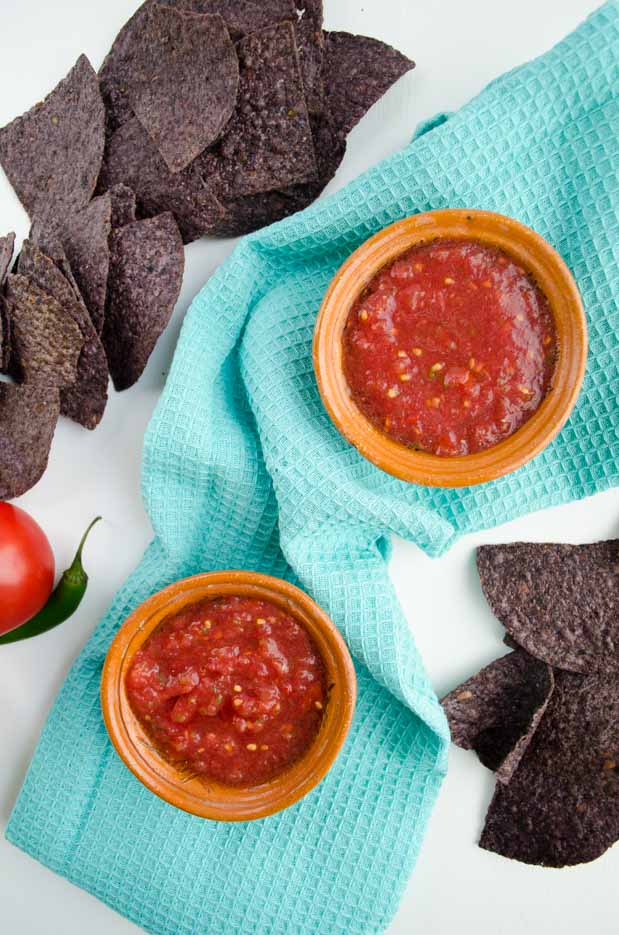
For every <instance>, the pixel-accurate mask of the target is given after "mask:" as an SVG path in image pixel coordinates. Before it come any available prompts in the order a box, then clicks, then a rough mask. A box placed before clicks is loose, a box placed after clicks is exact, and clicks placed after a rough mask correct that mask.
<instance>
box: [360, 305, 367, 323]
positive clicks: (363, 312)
mask: <svg viewBox="0 0 619 935" xmlns="http://www.w3.org/2000/svg"><path fill="white" fill-rule="evenodd" d="M359 318H360V319H361V321H367V320H368V313H367V312H366V310H365V309H364V308H362V309H361V311H360V312H359Z"/></svg>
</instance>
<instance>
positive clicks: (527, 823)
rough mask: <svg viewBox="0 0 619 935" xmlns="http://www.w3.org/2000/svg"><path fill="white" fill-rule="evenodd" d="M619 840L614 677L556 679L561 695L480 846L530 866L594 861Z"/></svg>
mask: <svg viewBox="0 0 619 935" xmlns="http://www.w3.org/2000/svg"><path fill="white" fill-rule="evenodd" d="M617 839H619V685H618V684H617V679H616V677H614V676H612V677H607V676H599V675H586V676H585V675H577V674H575V673H571V672H556V673H555V690H554V692H553V695H552V698H551V699H550V702H549V704H548V707H547V709H546V712H545V714H544V717H543V718H542V720H541V723H540V725H539V727H538V728H537V731H536V733H535V736H534V737H533V739H532V740H531V743H530V745H529V748H528V750H527V751H526V753H525V755H524V756H523V758H522V760H521V762H520V765H519V766H518V769H517V770H516V772H515V773H514V775H513V777H512V779H511V781H510V782H509V783H508V784H507V785H497V788H496V790H495V793H494V798H493V799H492V802H491V803H490V807H489V809H488V813H487V815H486V823H485V826H484V829H483V832H482V835H481V839H480V842H479V843H480V846H481V847H483V848H485V849H486V850H489V851H494V852H495V853H497V854H501V855H502V856H503V857H510V858H512V859H514V860H520V861H523V862H524V863H527V864H537V865H540V866H543V867H568V866H573V865H575V864H581V863H586V862H588V861H591V860H595V859H596V858H597V857H599V856H600V855H601V854H603V853H604V851H606V850H607V849H608V848H609V847H610V846H611V845H612V844H614V843H615V842H616V841H617Z"/></svg>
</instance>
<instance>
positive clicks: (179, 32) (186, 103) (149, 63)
mask: <svg viewBox="0 0 619 935" xmlns="http://www.w3.org/2000/svg"><path fill="white" fill-rule="evenodd" d="M139 25H140V28H139V29H138V30H136V31H135V33H134V36H133V49H132V53H131V54H132V58H133V71H132V74H131V77H130V81H129V86H128V89H127V96H128V98H129V102H130V104H131V108H132V110H133V112H134V114H135V115H136V117H137V118H138V120H139V121H140V123H141V124H142V126H143V127H144V129H145V130H146V131H147V133H148V135H149V137H150V138H151V140H152V141H153V143H154V144H155V146H156V147H157V149H158V150H159V152H160V153H161V155H162V156H163V159H164V160H165V162H166V164H167V166H168V168H169V170H170V171H171V172H180V170H181V169H184V168H185V167H186V166H188V165H189V163H191V162H193V160H194V159H195V158H196V157H197V156H199V155H200V153H202V152H203V151H204V150H205V149H206V148H207V147H208V146H210V145H211V144H212V143H214V142H215V140H216V139H217V138H218V137H219V136H220V135H221V133H222V131H223V129H224V128H225V126H226V124H227V123H228V121H229V119H230V117H231V116H232V112H233V111H234V108H235V105H236V97H237V92H238V85H239V61H238V58H237V55H236V51H235V48H234V45H233V44H232V40H231V39H230V33H229V32H228V29H227V28H226V25H225V23H224V21H223V20H222V18H221V16H201V15H197V14H194V13H184V12H179V10H175V9H173V8H171V7H165V6H161V5H160V4H154V5H153V6H151V7H149V8H148V9H147V10H146V11H145V14H144V16H143V17H142V18H141V19H140V23H139Z"/></svg>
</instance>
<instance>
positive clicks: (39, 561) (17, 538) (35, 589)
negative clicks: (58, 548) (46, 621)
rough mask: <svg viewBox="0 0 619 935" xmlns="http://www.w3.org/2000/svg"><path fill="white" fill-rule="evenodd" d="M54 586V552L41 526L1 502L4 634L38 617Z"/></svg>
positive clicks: (0, 583)
mask: <svg viewBox="0 0 619 935" xmlns="http://www.w3.org/2000/svg"><path fill="white" fill-rule="evenodd" d="M53 587H54V553H53V552H52V550H51V546H50V544H49V542H48V541H47V537H46V535H45V533H44V532H43V530H42V529H41V527H40V526H39V525H38V524H37V523H35V521H34V520H33V519H32V517H30V516H28V514H27V513H24V511H23V510H20V509H19V507H17V506H11V504H10V503H0V634H2V633H8V632H9V630H14V629H15V627H19V626H21V625H22V623H26V622H27V621H28V620H30V618H31V617H34V615H35V614H37V613H38V612H39V611H40V610H41V608H42V607H44V606H45V604H46V603H47V599H48V597H49V596H50V594H51V592H52V588H53Z"/></svg>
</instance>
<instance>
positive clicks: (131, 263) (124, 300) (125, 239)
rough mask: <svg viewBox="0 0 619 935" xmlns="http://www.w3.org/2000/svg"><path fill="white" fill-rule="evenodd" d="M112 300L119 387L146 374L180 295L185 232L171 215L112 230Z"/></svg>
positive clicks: (109, 345) (111, 356) (111, 351)
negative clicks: (148, 363) (144, 372)
mask: <svg viewBox="0 0 619 935" xmlns="http://www.w3.org/2000/svg"><path fill="white" fill-rule="evenodd" d="M110 245H111V264H110V281H109V289H108V301H107V309H106V316H105V325H104V328H103V345H104V347H105V350H106V353H107V358H108V363H109V367H110V373H111V375H112V380H113V381H114V386H115V387H116V389H117V390H125V389H127V388H128V387H130V386H132V385H133V384H134V383H135V382H136V381H137V380H138V379H139V378H140V376H141V375H142V372H143V370H144V368H145V366H146V364H147V362H148V358H149V357H150V355H151V353H152V351H153V349H154V347H155V344H156V343H157V340H158V339H159V336H160V335H161V333H162V332H163V331H164V329H165V327H166V325H167V324H168V322H169V320H170V316H171V314H172V311H173V309H174V306H175V304H176V300H177V298H178V295H179V292H180V288H181V283H182V278H183V267H184V252H183V242H182V239H181V235H180V232H179V229H178V226H177V224H176V221H175V220H174V217H173V216H172V215H171V214H169V213H168V214H161V215H159V217H156V218H153V219H151V220H145V221H135V222H134V223H133V224H127V225H126V226H125V227H120V228H118V230H115V231H113V233H112V237H111V240H110Z"/></svg>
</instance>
